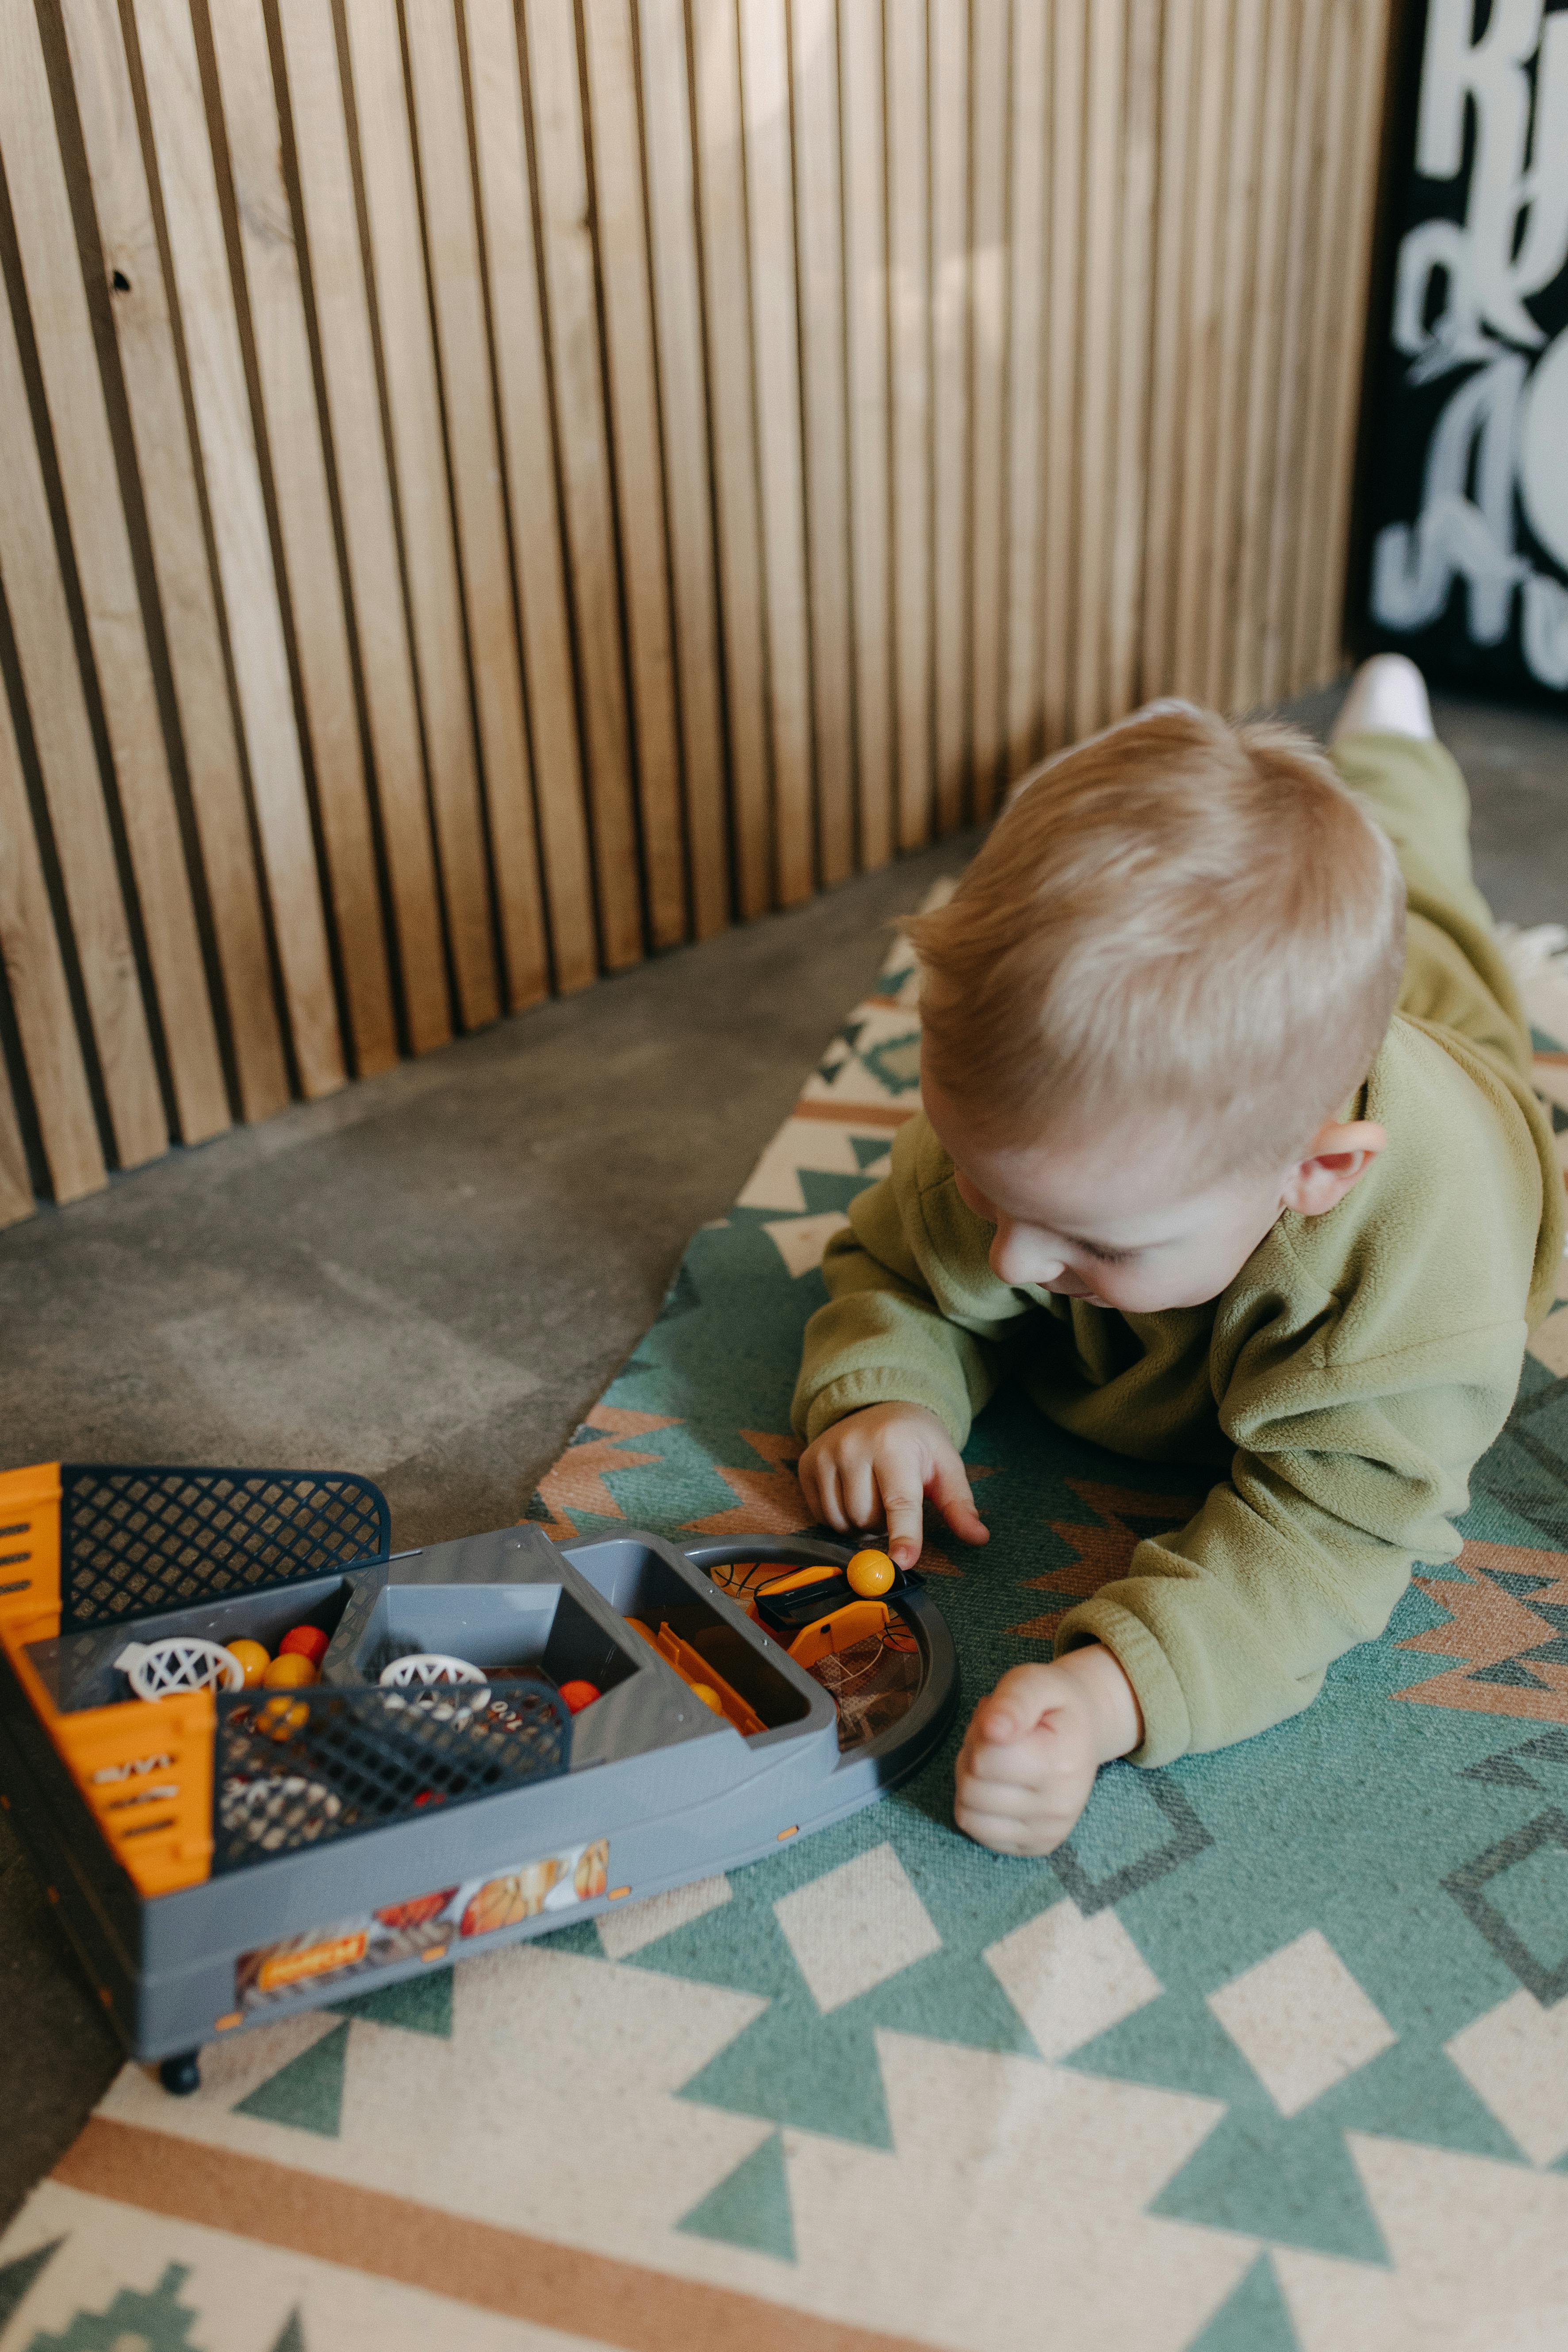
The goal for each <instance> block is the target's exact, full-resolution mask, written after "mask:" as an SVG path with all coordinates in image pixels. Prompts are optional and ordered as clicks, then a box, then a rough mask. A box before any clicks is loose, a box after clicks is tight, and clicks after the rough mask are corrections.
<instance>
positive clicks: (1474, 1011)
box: [1330, 735, 1531, 1085]
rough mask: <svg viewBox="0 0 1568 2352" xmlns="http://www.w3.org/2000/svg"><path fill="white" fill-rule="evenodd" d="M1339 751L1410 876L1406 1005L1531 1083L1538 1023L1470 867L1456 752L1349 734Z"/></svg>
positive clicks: (1466, 804)
mask: <svg viewBox="0 0 1568 2352" xmlns="http://www.w3.org/2000/svg"><path fill="white" fill-rule="evenodd" d="M1330 757H1331V760H1332V761H1333V763H1334V766H1335V767H1336V768H1337V769H1338V771H1339V772H1340V774H1341V775H1342V777H1343V779H1344V781H1345V782H1346V783H1347V784H1349V785H1350V787H1351V789H1352V792H1355V793H1359V794H1360V796H1361V797H1362V799H1363V800H1364V801H1365V802H1366V803H1367V806H1368V807H1369V809H1370V810H1371V812H1372V814H1373V816H1374V817H1375V818H1376V819H1377V822H1378V823H1379V824H1380V825H1381V826H1382V827H1383V829H1384V833H1386V834H1387V835H1388V837H1389V839H1390V840H1391V841H1392V842H1393V844H1394V849H1395V851H1396V853H1397V854H1398V857H1399V865H1400V870H1401V872H1402V873H1403V874H1404V876H1405V888H1406V890H1407V892H1408V893H1409V899H1410V919H1409V929H1408V932H1407V936H1406V940H1405V983H1404V986H1403V987H1402V988H1401V990H1400V992H1399V1010H1400V1012H1401V1013H1408V1014H1409V1015H1410V1016H1411V1018H1412V1019H1413V1020H1416V1021H1434V1022H1437V1023H1440V1024H1442V1025H1443V1026H1444V1027H1447V1028H1450V1029H1457V1030H1458V1032H1459V1033H1460V1034H1461V1035H1462V1036H1465V1037H1468V1039H1469V1040H1470V1041H1471V1042H1472V1044H1474V1045H1479V1046H1481V1047H1483V1048H1484V1049H1485V1050H1486V1051H1487V1052H1488V1053H1489V1054H1491V1055H1495V1056H1496V1057H1497V1058H1498V1059H1499V1060H1500V1062H1501V1063H1502V1065H1503V1066H1505V1067H1506V1068H1508V1069H1510V1070H1511V1071H1512V1072H1513V1073H1514V1074H1515V1076H1520V1077H1522V1078H1523V1079H1524V1080H1525V1082H1526V1084H1527V1085H1528V1084H1529V1082H1530V1078H1531V1042H1530V1023H1529V1021H1528V1019H1527V1017H1526V1014H1525V1010H1524V1006H1523V1004H1522V1003H1521V1000H1520V994H1519V990H1518V989H1517V987H1516V986H1515V985H1514V980H1513V975H1512V973H1511V972H1510V970H1509V968H1508V965H1507V963H1506V962H1505V961H1504V959H1503V953H1502V950H1501V948H1500V946H1499V944H1498V939H1497V933H1496V931H1495V929H1493V925H1492V918H1491V909H1490V908H1489V907H1488V905H1487V902H1486V900H1485V899H1484V898H1482V896H1481V894H1480V892H1479V890H1478V889H1477V887H1476V884H1475V877H1474V875H1473V874H1472V872H1471V869H1470V796H1469V793H1468V792H1467V791H1466V789H1465V780H1464V777H1463V776H1462V775H1461V774H1460V772H1459V768H1458V761H1456V760H1455V758H1454V756H1453V754H1452V752H1451V751H1445V750H1444V748H1443V746H1442V744H1441V743H1437V742H1431V741H1426V742H1423V741H1420V740H1417V739H1416V738H1415V736H1411V735H1347V736H1345V737H1344V738H1343V740H1342V741H1340V742H1338V743H1336V744H1335V745H1334V747H1333V750H1332V751H1331V753H1330Z"/></svg>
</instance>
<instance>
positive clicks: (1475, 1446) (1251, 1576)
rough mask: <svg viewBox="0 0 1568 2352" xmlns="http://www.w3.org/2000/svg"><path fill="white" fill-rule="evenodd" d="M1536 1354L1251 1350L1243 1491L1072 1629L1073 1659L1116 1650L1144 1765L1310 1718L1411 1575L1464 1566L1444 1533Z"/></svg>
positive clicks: (1216, 1494) (1216, 1496) (1508, 1347)
mask: <svg viewBox="0 0 1568 2352" xmlns="http://www.w3.org/2000/svg"><path fill="white" fill-rule="evenodd" d="M1523 1349H1524V1325H1523V1321H1522V1319H1520V1320H1517V1321H1514V1320H1510V1321H1508V1322H1501V1323H1498V1324H1494V1325H1489V1326H1488V1327H1486V1328H1480V1329H1471V1330H1468V1331H1463V1332H1458V1333H1453V1334H1448V1335H1445V1338H1444V1339H1443V1340H1442V1341H1441V1342H1440V1343H1435V1344H1428V1345H1426V1346H1421V1347H1416V1348H1413V1349H1405V1350H1401V1351H1399V1352H1397V1353H1395V1354H1393V1355H1390V1356H1385V1357H1382V1358H1375V1359H1373V1360H1366V1361H1359V1362H1352V1363H1349V1364H1344V1363H1339V1362H1336V1361H1334V1360H1332V1358H1331V1351H1329V1350H1325V1349H1320V1348H1314V1347H1312V1346H1310V1345H1309V1346H1308V1347H1307V1348H1306V1349H1302V1350H1301V1351H1300V1352H1299V1353H1298V1354H1297V1355H1296V1356H1295V1358H1294V1360H1293V1362H1291V1363H1290V1364H1289V1367H1288V1369H1282V1368H1281V1367H1280V1365H1279V1363H1278V1361H1276V1362H1274V1363H1272V1364H1271V1363H1270V1362H1269V1361H1268V1359H1269V1358H1271V1357H1274V1356H1276V1353H1277V1351H1276V1349H1274V1348H1273V1347H1271V1346H1270V1345H1269V1344H1268V1341H1267V1339H1265V1338H1263V1337H1261V1336H1260V1339H1259V1341H1258V1346H1257V1347H1256V1348H1255V1349H1251V1350H1249V1349H1243V1350H1242V1351H1241V1354H1240V1357H1239V1360H1237V1364H1236V1367H1235V1370H1234V1374H1233V1377H1232V1380H1231V1382H1230V1385H1229V1388H1228V1390H1227V1392H1226V1395H1225V1397H1223V1398H1222V1400H1221V1422H1222V1425H1223V1426H1224V1427H1225V1429H1226V1434H1227V1435H1229V1436H1231V1437H1233V1438H1235V1439H1237V1441H1238V1443H1237V1453H1236V1454H1235V1457H1234V1460H1233V1464H1232V1468H1231V1475H1230V1477H1229V1478H1228V1479H1227V1480H1226V1481H1225V1482H1224V1483H1223V1484H1221V1485H1219V1486H1215V1488H1214V1489H1213V1491H1212V1492H1211V1493H1210V1495H1209V1496H1208V1498H1207V1500H1206V1501H1205V1504H1204V1507H1203V1508H1202V1510H1201V1511H1200V1512H1199V1513H1198V1515H1197V1517H1195V1518H1194V1519H1193V1520H1191V1521H1190V1522H1189V1523H1188V1525H1187V1526H1186V1527H1184V1528H1182V1529H1181V1530H1180V1531H1179V1533H1175V1534H1172V1535H1165V1536H1158V1537H1154V1538H1150V1539H1148V1540H1147V1541H1145V1542H1143V1543H1141V1544H1140V1545H1139V1546H1138V1549H1137V1550H1136V1551H1135V1552H1134V1554H1133V1556H1132V1560H1131V1569H1130V1571H1129V1573H1128V1574H1127V1575H1126V1576H1125V1577H1123V1578H1121V1579H1119V1580H1117V1581H1115V1582H1113V1583H1110V1584H1106V1585H1102V1586H1101V1588H1100V1591H1099V1592H1097V1593H1096V1594H1095V1595H1094V1596H1093V1598H1092V1599H1090V1600H1089V1601H1084V1602H1082V1603H1080V1605H1079V1606H1078V1607H1077V1608H1075V1609H1072V1610H1069V1611H1068V1613H1067V1615H1066V1616H1065V1617H1064V1618H1063V1620H1062V1622H1061V1623H1060V1625H1059V1626H1058V1633H1057V1649H1058V1654H1060V1652H1061V1651H1063V1650H1066V1649H1071V1648H1074V1647H1076V1646H1078V1645H1079V1644H1080V1643H1086V1642H1102V1643H1104V1644H1105V1646H1106V1648H1107V1649H1109V1650H1110V1651H1111V1652H1112V1653H1113V1654H1114V1655H1115V1656H1116V1658H1117V1660H1118V1661H1119V1663H1120V1664H1121V1667H1122V1670H1123V1672H1124V1673H1125V1674H1126V1675H1127V1678H1128V1680H1129V1681H1130V1682H1131V1685H1132V1686H1133V1688H1134V1690H1135V1691H1136V1693H1137V1695H1138V1700H1139V1704H1140V1706H1141V1707H1142V1713H1143V1723H1144V1738H1143V1743H1142V1746H1141V1747H1140V1748H1138V1749H1137V1750H1136V1751H1135V1753H1134V1756H1133V1759H1132V1760H1133V1761H1134V1762H1135V1763H1139V1764H1151V1765H1152V1764H1163V1763H1167V1762H1169V1761H1170V1759H1172V1758H1173V1757H1176V1756H1180V1755H1183V1754H1184V1753H1185V1752H1186V1751H1187V1750H1189V1749H1200V1748H1221V1747H1225V1746H1227V1745H1228V1744H1229V1743H1230V1742H1232V1741H1234V1740H1237V1739H1246V1738H1250V1736H1251V1735H1252V1734H1253V1733H1254V1732H1258V1731H1263V1730H1266V1729H1267V1728H1268V1726H1269V1725H1270V1724H1274V1723H1278V1722H1280V1721H1282V1720H1283V1718H1284V1717H1287V1716H1290V1715H1294V1714H1296V1713H1298V1712H1299V1711H1300V1709H1301V1708H1302V1707H1304V1706H1308V1705H1309V1704H1310V1701H1311V1700H1312V1699H1313V1698H1314V1697H1315V1696H1316V1695H1317V1692H1318V1690H1319V1688H1320V1686H1321V1683H1322V1680H1323V1676H1324V1674H1325V1673H1326V1671H1327V1669H1328V1667H1329V1664H1330V1663H1331V1661H1332V1660H1333V1659H1335V1658H1337V1657H1339V1656H1340V1655H1341V1654H1342V1653H1343V1652H1344V1651H1346V1650H1348V1649H1351V1648H1352V1647H1353V1645H1354V1644H1355V1643H1358V1642H1363V1641H1367V1640H1369V1639H1371V1638H1372V1637H1373V1635H1375V1634H1378V1633H1382V1631H1383V1629H1384V1626H1385V1625H1386V1624H1387V1622H1388V1619H1389V1616H1390V1614H1391V1612H1392V1611H1393V1609H1394V1603H1395V1601H1397V1600H1398V1599H1399V1596H1400V1594H1401V1593H1402V1592H1403V1591H1404V1590H1405V1585H1406V1583H1407V1581H1408V1580H1409V1576H1410V1571H1411V1568H1412V1566H1413V1565H1414V1563H1415V1560H1417V1559H1451V1558H1452V1557H1453V1554H1454V1551H1455V1549H1456V1544H1455V1538H1454V1536H1453V1532H1452V1528H1451V1527H1450V1525H1449V1524H1448V1522H1449V1520H1450V1519H1451V1517H1452V1516H1453V1514H1454V1513H1456V1512H1457V1511H1460V1510H1462V1509H1464V1507H1466V1504H1467V1502H1468V1477H1469V1472H1470V1469H1471V1466H1472V1465H1473V1464H1474V1463H1475V1462H1476V1460H1477V1459H1478V1458H1479V1455H1480V1454H1482V1453H1483V1452H1484V1451H1485V1449H1486V1447H1487V1446H1488V1445H1489V1444H1490V1443H1491V1441H1492V1439H1493V1438H1494V1437H1495V1436H1496V1435H1497V1433H1498V1432H1499V1430H1500V1428H1501V1426H1502V1424H1503V1422H1504V1420H1505V1419H1506V1417H1507V1415H1508V1412H1509V1409H1510V1405H1511V1404H1512V1402H1513V1398H1514V1392H1515V1390H1516V1388H1517V1386H1518V1382H1519V1371H1520V1364H1521V1359H1522V1355H1523ZM1259 1359H1261V1360H1259Z"/></svg>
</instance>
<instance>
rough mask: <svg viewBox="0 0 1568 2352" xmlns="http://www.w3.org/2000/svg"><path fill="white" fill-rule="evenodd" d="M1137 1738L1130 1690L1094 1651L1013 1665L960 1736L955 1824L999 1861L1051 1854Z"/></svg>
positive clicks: (1138, 1721)
mask: <svg viewBox="0 0 1568 2352" xmlns="http://www.w3.org/2000/svg"><path fill="white" fill-rule="evenodd" d="M1142 1737H1143V1718H1142V1711H1141V1709H1140V1707H1139V1705H1138V1701H1137V1698H1136V1696H1134V1693H1133V1689H1132V1685H1131V1683H1130V1682H1129V1681H1128V1679H1127V1677H1126V1675H1124V1674H1123V1673H1122V1671H1121V1667H1120V1666H1119V1665H1118V1664H1117V1663H1116V1660H1115V1659H1114V1658H1113V1657H1112V1656H1111V1654H1110V1651H1109V1650H1106V1649H1102V1648H1101V1647H1100V1644H1099V1643H1090V1644H1089V1645H1088V1646H1087V1647H1085V1648H1084V1649H1081V1650H1069V1651H1068V1653H1067V1655H1066V1656H1065V1657H1061V1658H1058V1659H1057V1660H1056V1661H1055V1663H1054V1664H1051V1665H1048V1666H1047V1665H1031V1666H1015V1667H1014V1668H1013V1671H1012V1673H1011V1674H1007V1675H1003V1677H1002V1679H1001V1681H1000V1682H999V1683H998V1684H997V1685H996V1687H995V1689H994V1691H993V1692H992V1694H991V1696H990V1697H989V1698H984V1699H982V1700H981V1702H980V1705H979V1706H978V1707H977V1708H976V1709H975V1711H974V1719H973V1722H972V1723H971V1724H970V1727H969V1729H968V1731H967V1733H966V1734H965V1736H964V1741H963V1748H962V1749H961V1751H960V1753H959V1759H958V1769H957V1772H956V1774H955V1776H954V1787H953V1819H954V1820H955V1821H956V1822H957V1823H958V1826H959V1828H960V1829H961V1830H963V1832H965V1834H966V1835H967V1836H969V1837H972V1838H973V1839H975V1840H976V1841H977V1843H979V1844H981V1845H988V1846H991V1847H992V1848H993V1849H994V1851H995V1852H996V1853H1055V1851H1056V1849H1057V1847H1058V1845H1060V1843H1061V1842H1062V1840H1063V1839H1064V1838H1065V1837H1066V1836H1068V1833H1069V1832H1070V1831H1071V1829H1072V1826H1073V1823H1074V1822H1076V1821H1077V1819H1078V1817H1079V1813H1081V1812H1082V1811H1083V1809H1084V1807H1085V1805H1086V1804H1087V1803H1088V1802H1089V1790H1091V1789H1092V1788H1093V1786H1094V1776H1095V1774H1096V1772H1098V1770H1099V1769H1100V1766H1101V1765H1102V1764H1108V1763H1109V1762H1110V1759H1111V1758H1112V1757H1113V1756H1125V1755H1126V1754H1127V1753H1128V1752H1129V1750H1130V1749H1131V1748H1136V1747H1137V1746H1138V1744H1139V1742H1140V1741H1141V1740H1142Z"/></svg>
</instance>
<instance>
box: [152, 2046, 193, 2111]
mask: <svg viewBox="0 0 1568 2352" xmlns="http://www.w3.org/2000/svg"><path fill="white" fill-rule="evenodd" d="M158 2080H159V2081H160V2083H162V2084H163V2088H164V2089H165V2091H171V2092H173V2094H174V2097H175V2098H176V2099H188V2098H189V2097H190V2095H191V2093H192V2092H193V2091H199V2090H200V2089H201V2086H202V2056H201V2052H200V2051H199V2050H182V2051H181V2052H180V2053H179V2055H178V2057H177V2058H165V2059H164V2060H163V2063H162V2064H161V2065H160V2067H159V2069H158Z"/></svg>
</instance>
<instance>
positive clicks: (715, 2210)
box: [676, 2132, 795, 2263]
mask: <svg viewBox="0 0 1568 2352" xmlns="http://www.w3.org/2000/svg"><path fill="white" fill-rule="evenodd" d="M676 2226H677V2227H678V2228H679V2229H681V2230H684V2231H686V2233H687V2235H688V2236H689V2237H692V2238H717V2239H718V2240H719V2241H720V2242H721V2243H722V2244H724V2245H727V2246H749V2247H750V2248H751V2250H752V2252H753V2253H758V2254H772V2255H773V2257H774V2258H775V2260H776V2261H778V2262H781V2263H793V2262H794V2260H795V2216H794V2214H793V2213H792V2211H791V2210H790V2201H789V2176H788V2173H787V2172H786V2170H785V2168H784V2139H783V2137H782V2135H781V2134H780V2133H778V2132H773V2133H771V2134H770V2135H769V2137H767V2138H766V2139H765V2140H763V2144H762V2146H761V2147H757V2148H753V2149H752V2153H751V2155H750V2156H748V2157H747V2158H746V2159H745V2161H744V2162H743V2163H742V2164H738V2165H737V2166H736V2167H735V2169H734V2171H733V2172H731V2173H730V2174H729V2175H728V2176H727V2177H726V2179H723V2180H721V2182H720V2183H719V2186H718V2187H717V2188H716V2189H710V2190H709V2192H708V2194H707V2196H706V2197H704V2198H703V2200H702V2201H701V2203H700V2204H699V2205H694V2206H693V2207H692V2209H691V2210H690V2212H689V2213H688V2215H687V2216H686V2219H685V2220H684V2221H680V2222H678V2223H677V2225H676Z"/></svg>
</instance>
